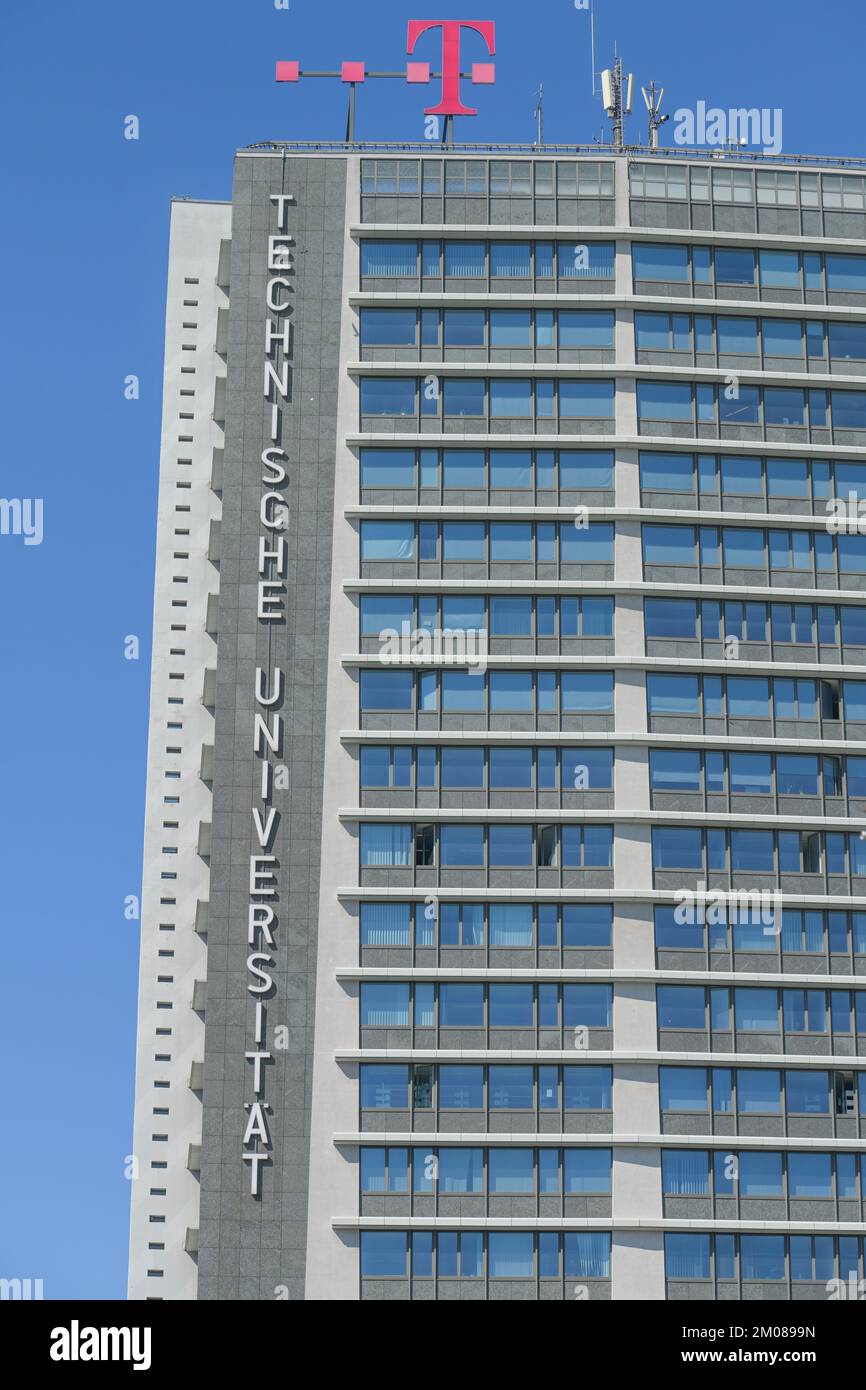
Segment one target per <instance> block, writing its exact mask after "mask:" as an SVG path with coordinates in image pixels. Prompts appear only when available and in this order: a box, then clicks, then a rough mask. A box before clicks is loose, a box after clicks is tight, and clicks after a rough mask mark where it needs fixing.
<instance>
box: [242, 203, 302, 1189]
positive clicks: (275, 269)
mask: <svg viewBox="0 0 866 1390" xmlns="http://www.w3.org/2000/svg"><path fill="white" fill-rule="evenodd" d="M270 200H271V202H272V203H273V204H274V206H275V207H276V209H277V232H276V234H272V235H269V236H268V254H267V276H268V282H267V291H266V295H265V303H266V305H267V317H266V319H265V366H264V398H265V401H266V402H267V404H268V406H269V407H270V409H269V410H268V437H269V439H270V441H271V442H270V444H269V445H268V446H267V447H266V448H265V449H263V450H262V454H261V464H262V474H261V484H262V495H261V500H260V504H259V521H260V525H261V532H260V535H259V538H258V591H257V603H256V618H257V621H258V622H259V623H260V624H263V625H265V627H266V628H269V626H270V624H271V623H281V622H285V620H286V597H287V588H286V575H287V549H288V545H287V541H286V537H285V534H283V533H284V532H285V530H286V527H287V523H288V514H289V511H288V505H287V502H286V496H285V493H284V492H283V491H282V490H281V489H282V488H283V487H284V486H285V484H286V482H287V479H288V471H287V468H286V465H287V464H288V461H289V460H288V455H287V454H286V451H285V450H284V449H283V448H281V446H280V443H279V440H280V403H281V402H282V401H285V400H287V399H288V398H289V396H290V392H291V370H292V362H291V342H292V338H291V325H290V323H289V315H290V314H291V312H292V308H291V295H292V282H291V279H290V276H291V274H292V273H293V271H294V255H293V251H292V247H293V245H294V238H293V237H291V236H290V235H289V234H288V232H287V231H286V225H287V221H286V219H287V216H288V207H289V204H290V203H292V202H293V201H294V198H293V197H292V195H291V194H289V193H272V194H271V195H270ZM268 650H269V651H270V650H271V642H270V640H269V641H268ZM284 690H285V672H284V671H283V669H282V668H281V667H280V666H279V665H277V664H276V663H275V662H273V661H272V659H271V658H270V657H269V660H268V666H267V667H265V668H263V667H261V666H257V667H256V676H255V689H254V704H255V714H254V717H253V731H252V737H253V752H254V754H255V756H256V758H258V759H259V760H260V764H261V772H260V780H259V786H258V791H257V793H256V797H255V800H254V802H253V806H252V821H253V837H254V841H255V847H254V849H253V853H252V854H251V855H250V874H249V899H250V901H249V913H248V917H247V950H248V955H247V992H248V994H249V995H250V997H251V999H252V1000H253V1001H254V1004H255V1009H254V1015H253V1017H254V1024H253V1036H252V1039H251V1042H252V1046H251V1047H248V1050H246V1051H245V1053H244V1056H245V1057H246V1060H247V1062H249V1063H251V1064H252V1065H251V1069H250V1072H249V1076H250V1078H251V1080H252V1092H253V1099H252V1100H249V1101H245V1102H244V1111H245V1112H246V1123H245V1127H244V1137H243V1143H242V1157H243V1161H244V1163H248V1164H249V1165H250V1193H251V1195H252V1196H253V1197H258V1196H260V1195H261V1189H262V1168H263V1167H264V1166H265V1165H266V1164H271V1163H273V1144H272V1141H271V1134H270V1127H269V1125H268V1116H269V1115H272V1114H273V1107H272V1106H271V1104H270V1103H269V1101H268V1098H267V1087H266V1079H267V1063H268V1062H272V1061H273V1053H272V1052H271V1051H269V1046H268V1036H269V1034H268V1027H267V1012H266V1008H265V1000H269V999H272V998H273V996H274V993H275V985H274V977H273V974H272V973H271V972H272V971H273V970H274V969H275V966H276V960H275V956H274V952H275V950H276V942H275V935H274V933H275V930H276V927H277V914H276V911H275V908H274V902H275V901H279V894H280V874H279V864H278V862H277V856H276V854H275V853H274V842H275V839H276V832H277V827H278V825H279V821H280V816H279V812H278V811H277V808H276V807H275V806H274V804H273V799H274V789H275V787H274V782H275V779H274V772H275V766H274V764H275V761H277V760H278V759H279V758H280V756H281V754H282V752H283V733H284V721H283V717H282V715H281V714H279V712H278V707H279V705H280V703H281V701H282V698H283V693H284ZM249 1041H250V1040H248V1042H249Z"/></svg>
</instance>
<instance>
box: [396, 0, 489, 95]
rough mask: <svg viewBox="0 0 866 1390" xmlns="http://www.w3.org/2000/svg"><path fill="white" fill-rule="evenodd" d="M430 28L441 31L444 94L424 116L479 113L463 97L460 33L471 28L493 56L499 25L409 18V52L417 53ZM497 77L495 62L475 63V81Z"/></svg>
mask: <svg viewBox="0 0 866 1390" xmlns="http://www.w3.org/2000/svg"><path fill="white" fill-rule="evenodd" d="M428 29H441V30H442V97H441V100H440V102H439V104H438V106H425V108H424V114H425V116H476V115H477V114H478V112H477V110H476V109H475V108H474V107H472V106H464V105H463V102H462V100H461V97H460V33H461V30H463V29H472V30H474V32H475V33H476V34H480V35H481V37H482V38H483V40H484V42H485V43H486V45H487V51H488V52H489V54H490V56H491V57H493V55H494V54H495V52H496V25H495V23H494V21H493V20H492V19H410V20H409V35H408V40H407V46H406V52H407V53H409V54H412V53H414V52H415V45H416V44H417V42H418V40H419V39H420V37H421V35H422V34H426V33H427V31H428ZM493 80H494V65H493V64H492V63H476V64H475V65H474V67H473V69H472V81H473V82H480V83H490V82H492V81H493Z"/></svg>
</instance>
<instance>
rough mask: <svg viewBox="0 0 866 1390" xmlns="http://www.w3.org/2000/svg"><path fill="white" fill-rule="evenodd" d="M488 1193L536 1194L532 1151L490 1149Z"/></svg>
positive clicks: (488, 1158)
mask: <svg viewBox="0 0 866 1390" xmlns="http://www.w3.org/2000/svg"><path fill="white" fill-rule="evenodd" d="M487 1185H488V1189H487V1190H488V1192H489V1193H490V1194H491V1196H493V1195H501V1194H506V1193H507V1194H510V1193H516V1194H527V1193H534V1192H535V1163H534V1154H533V1151H532V1149H490V1151H489V1153H488V1157H487Z"/></svg>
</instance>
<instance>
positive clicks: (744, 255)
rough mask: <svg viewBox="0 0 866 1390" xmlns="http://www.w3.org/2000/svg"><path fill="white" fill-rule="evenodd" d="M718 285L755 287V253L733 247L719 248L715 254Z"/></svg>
mask: <svg viewBox="0 0 866 1390" xmlns="http://www.w3.org/2000/svg"><path fill="white" fill-rule="evenodd" d="M713 256H714V260H715V266H716V283H717V284H718V285H754V283H755V253H754V251H746V250H740V249H737V248H735V247H732V246H717V247H716V248H715V251H714V253H713Z"/></svg>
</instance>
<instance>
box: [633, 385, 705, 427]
mask: <svg viewBox="0 0 866 1390" xmlns="http://www.w3.org/2000/svg"><path fill="white" fill-rule="evenodd" d="M637 411H638V418H639V419H641V420H676V421H683V422H689V423H690V422H691V419H692V388H691V386H690V385H689V384H688V382H665V381H639V382H638V383H637Z"/></svg>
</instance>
